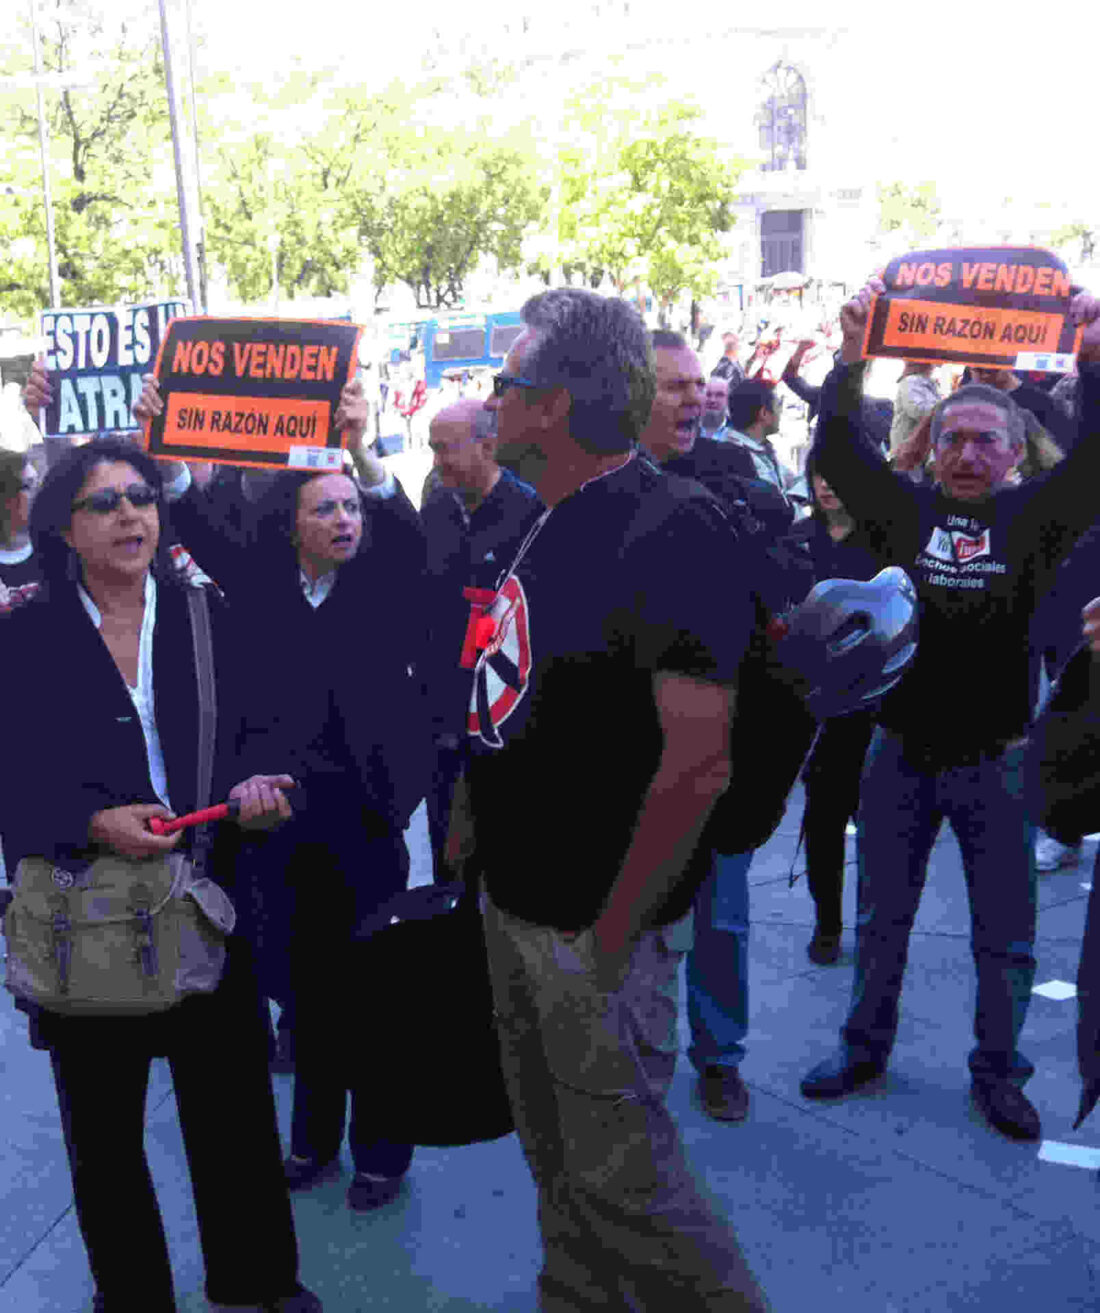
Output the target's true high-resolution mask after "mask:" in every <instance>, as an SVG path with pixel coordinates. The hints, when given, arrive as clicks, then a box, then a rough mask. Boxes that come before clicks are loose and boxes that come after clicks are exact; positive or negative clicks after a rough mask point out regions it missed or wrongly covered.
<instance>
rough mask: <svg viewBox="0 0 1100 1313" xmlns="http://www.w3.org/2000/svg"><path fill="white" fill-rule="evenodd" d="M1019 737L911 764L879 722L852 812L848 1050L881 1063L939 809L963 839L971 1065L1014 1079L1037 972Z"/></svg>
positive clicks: (1021, 1061) (983, 1073)
mask: <svg viewBox="0 0 1100 1313" xmlns="http://www.w3.org/2000/svg"><path fill="white" fill-rule="evenodd" d="M1023 759H1024V749H1023V748H1022V747H1014V748H1010V749H1009V750H1007V751H1006V752H1004V753H1002V754H1001V755H1000V756H999V757H983V758H982V759H981V761H980V762H979V764H978V765H974V766H959V767H952V768H949V769H944V770H939V771H929V770H922V769H918V768H917V767H916V766H914V765H913V764H912V763H911V762H910V761H908V760H907V759H906V757H905V755H904V753H903V751H902V742H901V739H900V738H898V737H897V736H896V735H894V734H891V733H888V732H887V731H886V730H883V729H881V728H880V729H876V730H875V734H874V737H873V738H872V740H871V746H870V748H869V749H868V752H867V761H866V764H865V766H864V771H863V782H862V786H861V792H860V809H859V821H858V871H859V919H858V928H857V932H856V972H855V981H854V985H853V989H852V1006H851V1011H850V1012H849V1014H848V1020H847V1022H846V1023H845V1025H844V1027H843V1029H842V1030H841V1038H842V1041H843V1044H844V1046H845V1048H846V1050H847V1054H848V1056H849V1057H850V1058H852V1059H853V1060H855V1061H869V1062H878V1063H883V1064H884V1063H885V1062H886V1059H887V1058H888V1057H889V1054H890V1050H891V1048H892V1047H893V1044H894V1037H895V1034H896V1032H897V1025H898V999H899V996H900V994H901V982H902V976H903V974H904V972H905V964H906V959H907V956H908V950H909V932H910V931H911V930H912V928H913V919H914V917H915V916H916V914H917V907H918V906H919V904H920V898H921V893H922V892H923V890H924V881H925V876H926V874H927V870H928V858H929V855H930V854H931V851H932V845H933V843H934V842H935V839H936V835H937V834H938V833H939V829H940V826H941V825H942V824H943V822H944V820H945V819H946V820H948V821H950V823H951V828H952V829H953V830H954V832H955V837H956V838H957V839H958V841H959V847H960V849H961V850H962V859H963V869H964V871H965V873H966V888H967V893H968V895H969V898H970V917H971V936H970V943H971V949H972V951H973V954H974V965H975V967H976V968H977V973H978V997H977V1007H976V1010H975V1017H974V1036H975V1039H976V1040H977V1045H976V1046H975V1048H974V1049H973V1050H972V1051H971V1053H970V1059H969V1065H970V1070H971V1072H972V1073H973V1075H975V1076H978V1077H990V1078H1000V1079H1009V1080H1012V1081H1015V1082H1016V1083H1017V1084H1020V1085H1022V1084H1023V1083H1024V1082H1025V1081H1026V1080H1027V1079H1028V1077H1029V1076H1031V1074H1032V1073H1033V1072H1034V1070H1035V1068H1034V1067H1033V1066H1032V1064H1031V1063H1030V1062H1029V1061H1028V1060H1027V1059H1026V1058H1025V1057H1024V1056H1023V1054H1022V1053H1020V1051H1019V1050H1018V1048H1017V1043H1018V1041H1019V1037H1020V1031H1021V1030H1022V1029H1023V1024H1024V1019H1025V1017H1026V1016H1027V1008H1028V1003H1029V1002H1030V1000H1031V986H1032V983H1033V981H1034V979H1035V956H1034V952H1033V949H1034V944H1035V918H1036V875H1035V859H1034V853H1033V850H1032V839H1033V834H1034V830H1033V827H1032V825H1031V823H1030V822H1029V821H1028V819H1027V816H1026V814H1025V811H1024V801H1023Z"/></svg>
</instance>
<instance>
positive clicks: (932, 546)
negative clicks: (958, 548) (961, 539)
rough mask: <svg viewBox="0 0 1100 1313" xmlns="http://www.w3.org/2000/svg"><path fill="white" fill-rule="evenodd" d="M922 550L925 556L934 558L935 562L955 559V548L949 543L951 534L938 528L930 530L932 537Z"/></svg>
mask: <svg viewBox="0 0 1100 1313" xmlns="http://www.w3.org/2000/svg"><path fill="white" fill-rule="evenodd" d="M924 550H925V554H926V555H928V556H934V557H935V558H936V560H937V561H953V560H954V559H955V546H954V543H953V542H952V541H951V534H950V533H948V531H947V530H946V529H941V528H939V527H938V526H937V527H936V528H935V529H933V530H932V537H931V538H929V539H928V545H927V547H925V549H924Z"/></svg>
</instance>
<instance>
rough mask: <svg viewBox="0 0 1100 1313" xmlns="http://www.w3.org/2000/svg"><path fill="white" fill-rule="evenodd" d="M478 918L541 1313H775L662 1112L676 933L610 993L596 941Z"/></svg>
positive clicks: (671, 1058)
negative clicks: (595, 962) (528, 1178)
mask: <svg viewBox="0 0 1100 1313" xmlns="http://www.w3.org/2000/svg"><path fill="white" fill-rule="evenodd" d="M481 908H482V915H483V918H484V923H485V939H486V945H487V948H488V954H489V968H490V972H491V974H492V980H493V996H494V1004H495V1008H496V1012H497V1026H498V1030H499V1033H500V1040H501V1052H502V1055H503V1064H504V1074H505V1077H506V1079H507V1082H508V1088H509V1093H510V1095H511V1100H512V1107H513V1110H514V1112H515V1118H516V1129H517V1131H518V1133H519V1138H520V1143H521V1144H522V1146H523V1151H524V1154H525V1155H526V1158H527V1162H528V1165H529V1166H530V1168H531V1173H532V1175H533V1176H534V1178H535V1184H536V1186H537V1187H538V1199H539V1226H540V1229H541V1232H542V1240H543V1248H544V1251H545V1259H544V1264H543V1268H542V1272H541V1274H540V1276H539V1307H540V1309H541V1310H542V1313H587V1311H588V1310H590V1309H592V1310H594V1309H599V1310H601V1313H608V1311H609V1310H614V1309H624V1310H626V1309H629V1310H635V1311H641V1313H696V1311H697V1310H698V1311H700V1313H701V1311H702V1310H707V1313H712V1311H713V1313H747V1311H751V1313H767V1310H768V1309H769V1305H768V1302H767V1299H766V1298H765V1296H764V1293H763V1291H762V1290H761V1289H760V1287H759V1285H758V1284H757V1282H756V1280H755V1278H754V1277H753V1275H752V1273H751V1272H750V1270H749V1268H748V1265H747V1264H746V1262H745V1259H744V1256H743V1255H742V1253H741V1249H740V1246H739V1245H738V1243H737V1239H736V1237H735V1235H734V1233H733V1229H732V1227H731V1226H730V1224H729V1222H728V1221H727V1220H726V1219H725V1218H724V1217H722V1216H721V1214H720V1213H719V1212H718V1211H717V1208H716V1206H715V1205H714V1204H712V1203H710V1202H709V1201H708V1200H707V1199H706V1198H705V1197H704V1195H703V1194H702V1193H701V1191H700V1188H699V1186H698V1184H697V1183H696V1181H695V1178H694V1177H693V1175H692V1173H691V1171H690V1169H689V1167H688V1165H687V1161H686V1159H685V1157H684V1152H683V1147H682V1146H681V1143H680V1137H679V1134H678V1133H677V1130H676V1125H675V1123H674V1122H673V1120H672V1117H671V1116H670V1114H669V1112H668V1109H667V1108H666V1107H665V1099H666V1097H667V1094H668V1089H669V1085H670V1084H671V1081H672V1075H673V1070H674V1068H675V1066H676V1053H677V1047H678V1045H677V1034H676V1011H677V968H678V967H679V964H680V960H681V958H682V957H683V951H684V950H683V947H680V946H675V945H676V937H675V931H676V930H677V927H669V928H668V929H667V930H663V931H661V930H657V931H652V932H650V933H648V934H646V935H645V936H644V937H643V939H642V940H641V941H640V942H639V943H638V946H637V949H636V951H635V953H634V955H633V958H632V960H631V963H630V966H629V968H628V970H627V971H626V973H625V978H624V979H623V980H622V983H621V985H620V986H619V988H617V989H615V990H614V992H611V993H604V992H601V991H600V990H599V989H598V988H597V985H596V982H595V980H594V978H593V973H592V971H591V962H592V958H591V933H590V932H587V931H586V932H585V933H584V934H582V935H581V936H579V937H578V938H577V939H575V940H566V939H563V938H562V937H561V935H559V934H558V933H557V932H556V931H554V930H550V929H547V928H546V927H542V926H535V925H531V924H529V923H528V922H526V921H522V920H519V919H518V918H516V917H513V916H510V915H508V914H507V913H505V912H502V911H501V910H500V909H499V908H497V907H495V906H494V905H493V904H492V902H491V901H490V900H489V898H488V896H487V895H486V894H484V893H482V897H481ZM670 940H671V941H672V944H671V945H670V942H669V941H670Z"/></svg>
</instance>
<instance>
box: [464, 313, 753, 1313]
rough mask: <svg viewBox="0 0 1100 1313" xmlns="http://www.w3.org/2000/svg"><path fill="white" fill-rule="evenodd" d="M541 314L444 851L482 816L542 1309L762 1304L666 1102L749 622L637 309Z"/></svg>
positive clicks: (507, 432)
mask: <svg viewBox="0 0 1100 1313" xmlns="http://www.w3.org/2000/svg"><path fill="white" fill-rule="evenodd" d="M523 322H524V324H525V326H526V327H525V330H524V332H523V333H522V334H521V336H520V337H519V338H518V339H517V341H516V342H515V344H514V345H513V347H512V349H511V351H510V352H509V353H508V356H507V358H506V360H505V364H504V369H503V371H502V372H501V374H500V375H498V377H497V379H496V382H495V389H494V396H493V397H492V398H490V400H489V401H488V402H487V403H486V404H487V405H488V406H490V407H491V408H492V409H494V410H495V411H496V414H497V423H498V441H499V444H500V450H501V453H502V455H504V456H505V458H511V459H514V460H517V461H519V462H520V468H522V470H523V471H524V474H525V475H526V476H527V477H530V478H531V479H532V481H533V483H534V485H535V488H536V491H537V492H538V494H539V497H540V498H541V500H542V502H543V504H544V505H545V506H546V507H547V510H546V511H545V512H544V514H543V515H542V516H540V518H539V520H538V521H536V524H535V526H534V527H533V528H532V530H531V532H530V533H529V534H528V535H527V537H526V539H525V541H524V543H523V544H522V545H521V546H520V548H519V549H518V550H517V552H516V553H515V555H514V557H513V559H512V560H511V561H507V562H503V563H502V569H501V572H500V575H499V577H498V578H497V580H496V581H495V586H494V588H493V589H492V591H491V596H490V597H489V598H487V599H486V601H485V605H484V614H481V613H480V611H479V612H476V613H475V614H474V615H473V616H472V617H471V633H473V634H474V635H475V637H476V646H477V652H478V655H477V658H476V662H475V663H474V671H473V691H472V695H471V699H470V706H469V719H468V730H469V739H470V747H471V756H472V760H471V762H470V766H469V768H468V774H467V778H466V781H465V784H466V788H465V789H463V790H460V793H459V797H458V799H457V800H456V815H455V818H454V820H453V822H452V835H451V839H450V841H449V844H448V858H449V859H450V860H451V862H452V863H453V862H455V861H456V860H458V859H459V857H460V849H461V843H460V838H461V835H462V833H463V819H464V818H466V819H467V820H468V822H469V825H470V833H471V838H472V842H471V843H470V845H469V854H468V857H467V860H468V861H470V862H471V863H472V868H473V869H474V870H475V871H476V872H477V873H478V875H479V877H480V879H481V882H482V886H483V890H484V892H483V895H482V908H483V914H484V919H485V937H486V944H487V947H488V953H489V963H490V970H491V974H492V977H493V990H494V1000H495V1006H496V1009H497V1016H498V1026H499V1028H500V1033H501V1039H502V1053H503V1058H504V1066H505V1074H506V1077H507V1080H508V1085H509V1092H510V1095H511V1098H512V1104H513V1109H514V1113H515V1119H516V1126H517V1130H518V1132H519V1135H520V1139H521V1142H522V1144H523V1148H524V1152H525V1154H526V1156H527V1160H528V1162H529V1164H530V1166H531V1170H532V1173H533V1175H534V1178H535V1181H536V1184H537V1186H538V1190H539V1218H540V1223H541V1227H542V1237H543V1244H544V1249H545V1263H544V1267H543V1270H542V1272H541V1274H540V1277H539V1291H540V1307H542V1308H544V1309H547V1310H550V1309H553V1310H559V1309H560V1310H565V1309H575V1308H578V1307H585V1308H595V1307H616V1308H617V1307H621V1306H622V1300H623V1295H622V1291H623V1289H624V1288H629V1289H630V1290H631V1291H632V1292H633V1294H634V1295H635V1297H636V1298H637V1300H638V1302H639V1304H640V1305H641V1306H642V1307H645V1308H650V1309H664V1308H673V1307H675V1308H679V1309H683V1310H685V1313H686V1311H687V1310H689V1309H699V1310H702V1309H704V1308H706V1309H716V1308H723V1309H727V1308H728V1309H731V1310H732V1309H745V1310H763V1309H766V1308H767V1307H768V1305H767V1301H766V1299H765V1298H764V1295H763V1293H762V1292H761V1291H760V1288H759V1287H758V1286H757V1284H756V1282H755V1280H754V1278H753V1276H752V1274H751V1272H750V1271H749V1269H748V1267H747V1266H746V1264H745V1260H744V1258H743V1257H742V1255H741V1253H740V1250H739V1248H738V1245H737V1242H736V1239H735V1237H734V1235H733V1233H732V1231H731V1229H730V1227H729V1224H728V1223H727V1222H726V1221H725V1220H724V1219H722V1218H721V1217H720V1216H719V1215H718V1213H717V1212H716V1211H715V1210H714V1209H713V1208H712V1206H711V1205H710V1204H709V1203H708V1202H707V1201H706V1200H705V1198H704V1196H703V1195H702V1194H701V1193H700V1191H699V1189H698V1187H697V1185H696V1184H695V1181H694V1178H693V1176H692V1174H691V1172H690V1170H689V1168H688V1166H687V1163H686V1160H685V1158H684V1153H683V1149H682V1146H681V1144H680V1140H679V1136H678V1134H677V1131H676V1127H675V1124H674V1122H673V1121H672V1118H671V1117H670V1115H669V1113H668V1110H667V1108H666V1107H665V1098H666V1095H667V1092H668V1088H669V1084H670V1082H671V1079H672V1074H673V1070H674V1068H675V1064H676V1050H677V1042H676V1012H677V1007H676V1001H677V968H678V966H679V963H680V961H681V958H682V956H683V952H682V949H683V945H682V943H681V942H680V939H679V936H680V927H679V926H678V924H677V923H678V922H680V921H681V920H682V919H683V918H684V917H685V915H686V913H687V912H688V911H689V909H690V907H691V905H692V899H693V897H694V894H695V890H696V888H697V887H698V885H699V884H700V883H701V881H702V879H703V878H704V877H705V875H706V871H707V857H708V855H707V853H706V851H705V850H701V849H700V845H699V840H700V836H701V834H702V831H703V826H704V824H705V822H706V820H707V817H708V815H709V813H710V811H711V809H712V807H713V805H714V803H715V802H716V801H717V799H718V797H719V796H720V795H721V793H722V792H723V790H724V789H725V787H726V784H727V783H728V778H729V775H728V771H729V767H728V750H729V749H728V744H729V716H730V709H731V705H732V700H733V691H734V684H735V681H736V679H737V674H738V668H739V666H740V663H741V659H742V655H743V653H744V651H745V648H746V645H747V642H748V639H749V634H750V630H751V627H752V618H753V613H752V610H751V606H750V601H749V597H748V594H747V593H746V592H745V591H744V590H743V589H742V588H741V587H739V585H738V583H737V570H736V561H735V560H734V562H733V563H732V568H729V567H724V559H725V558H728V557H729V556H730V555H731V554H735V553H736V546H735V542H734V539H733V538H732V535H731V534H730V533H729V530H728V526H727V524H726V521H725V517H724V515H723V513H722V511H721V509H720V507H718V506H717V505H716V504H715V503H714V502H713V501H712V499H711V498H710V497H709V496H708V495H707V494H706V493H705V492H704V491H703V490H701V489H699V490H695V489H693V488H691V487H690V486H688V485H684V484H681V483H680V482H679V481H674V480H670V479H668V478H666V477H665V476H664V475H662V474H660V473H659V472H658V471H657V470H656V469H654V468H653V467H652V466H651V465H649V464H648V463H647V462H645V461H643V460H641V459H639V458H638V457H637V455H636V454H635V451H634V446H635V443H636V442H637V439H638V436H639V434H640V433H641V431H642V429H643V427H644V425H645V422H646V419H647V417H648V414H649V410H650V406H651V404H652V400H653V391H654V370H653V357H652V352H651V350H650V347H649V343H648V340H647V334H646V330H645V326H644V324H643V323H642V321H641V319H640V317H639V316H638V315H637V313H636V311H634V310H633V309H632V308H631V307H630V306H628V305H627V304H626V303H625V302H623V301H618V300H612V299H605V298H603V297H600V296H597V295H595V294H594V293H591V292H587V291H582V290H579V289H576V288H563V289H558V290H555V291H551V292H546V293H543V294H542V295H541V296H538V297H535V298H533V299H532V300H531V301H529V302H528V303H527V305H526V306H525V307H524V309H523ZM654 1254H659V1256H660V1261H659V1262H655V1261H654Z"/></svg>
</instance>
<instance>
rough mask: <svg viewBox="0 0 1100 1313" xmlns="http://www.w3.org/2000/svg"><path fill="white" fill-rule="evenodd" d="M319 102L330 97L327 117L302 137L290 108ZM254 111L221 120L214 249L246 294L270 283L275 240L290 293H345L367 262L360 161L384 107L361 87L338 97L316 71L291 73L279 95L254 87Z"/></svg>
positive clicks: (210, 200)
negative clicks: (290, 124)
mask: <svg viewBox="0 0 1100 1313" xmlns="http://www.w3.org/2000/svg"><path fill="white" fill-rule="evenodd" d="M311 101H319V102H321V103H322V104H323V107H324V118H323V121H322V123H321V125H320V127H319V128H318V129H317V130H316V131H315V132H314V133H312V134H310V133H298V134H297V135H295V134H294V133H293V131H292V130H288V128H287V120H288V117H289V114H288V111H289V110H290V109H291V107H293V108H294V109H295V110H296V111H297V113H298V114H301V113H302V112H303V106H308V105H309V103H310V102H311ZM247 110H248V118H249V123H248V124H247V125H240V124H238V125H236V127H235V128H234V126H233V125H227V124H226V123H225V122H224V121H222V122H221V123H220V127H219V132H218V140H219V141H220V143H221V144H220V145H219V147H218V150H217V152H216V155H215V159H214V165H213V170H212V173H211V177H210V180H209V185H208V189H207V205H206V208H207V248H208V252H209V254H210V256H211V257H212V258H213V259H214V260H216V261H217V262H218V263H220V264H221V266H222V267H223V268H224V270H225V273H226V276H227V278H228V281H229V285H230V287H231V289H232V290H233V291H234V293H235V294H236V295H237V296H239V297H240V298H241V300H243V301H256V300H260V299H261V298H262V297H264V296H266V295H267V294H268V292H269V291H270V289H271V283H272V251H271V245H270V244H274V245H275V252H274V254H275V259H276V262H277V269H278V275H279V284H280V286H281V287H283V288H285V289H286V290H287V292H288V293H289V294H290V295H294V294H298V295H302V296H333V295H336V294H338V293H342V292H346V291H347V289H348V285H349V283H350V280H351V277H352V275H353V274H354V273H355V271H356V270H357V268H358V267H359V264H360V263H361V259H362V250H361V246H360V239H359V233H358V221H357V219H356V216H355V213H354V206H353V204H352V195H353V193H356V191H357V183H356V171H357V161H358V158H359V155H360V152H361V151H362V150H363V149H364V147H365V144H366V143H367V142H368V140H369V138H370V135H371V132H372V130H374V129H375V128H376V127H377V126H378V124H379V122H380V120H381V112H380V111H379V110H378V109H377V108H376V107H373V106H372V103H371V102H370V101H369V100H366V99H364V98H363V97H361V96H358V95H356V94H355V93H353V92H338V93H334V94H332V95H329V94H328V93H327V92H326V91H325V89H324V87H323V86H322V84H321V83H320V81H319V80H318V79H317V78H315V77H311V78H295V79H291V80H290V81H289V82H288V84H287V85H285V86H284V87H283V88H282V89H281V90H280V91H279V92H278V93H277V94H275V95H267V94H266V93H265V92H264V90H263V89H262V88H259V87H253V88H251V89H250V95H249V100H248V102H247ZM257 121H258V122H259V123H260V126H259V127H256V126H254V125H255V124H256V123H257ZM212 135H213V134H211V133H204V136H212Z"/></svg>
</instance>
